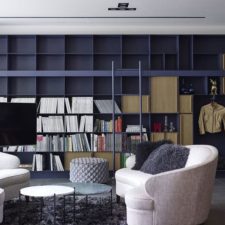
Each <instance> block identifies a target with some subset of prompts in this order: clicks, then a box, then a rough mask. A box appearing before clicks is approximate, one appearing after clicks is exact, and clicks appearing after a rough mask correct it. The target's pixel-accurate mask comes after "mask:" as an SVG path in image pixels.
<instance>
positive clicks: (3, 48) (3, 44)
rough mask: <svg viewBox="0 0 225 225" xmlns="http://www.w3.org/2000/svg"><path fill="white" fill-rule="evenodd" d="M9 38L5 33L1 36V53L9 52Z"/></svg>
mask: <svg viewBox="0 0 225 225" xmlns="http://www.w3.org/2000/svg"><path fill="white" fill-rule="evenodd" d="M7 52H8V38H7V36H5V35H2V36H0V54H7Z"/></svg>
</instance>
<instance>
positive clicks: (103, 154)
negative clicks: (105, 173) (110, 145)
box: [94, 152, 120, 170]
mask: <svg viewBox="0 0 225 225" xmlns="http://www.w3.org/2000/svg"><path fill="white" fill-rule="evenodd" d="M94 157H97V158H103V159H107V160H108V161H109V170H113V155H112V152H94ZM118 169H120V153H116V155H115V170H118Z"/></svg>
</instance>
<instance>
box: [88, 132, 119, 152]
mask: <svg viewBox="0 0 225 225" xmlns="http://www.w3.org/2000/svg"><path fill="white" fill-rule="evenodd" d="M92 142H93V145H92V146H93V148H92V149H93V151H94V152H97V151H98V152H105V151H113V134H102V135H96V134H94V135H93V140H92ZM115 151H117V152H122V134H115Z"/></svg>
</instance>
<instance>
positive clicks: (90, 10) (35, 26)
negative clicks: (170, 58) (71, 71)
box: [0, 0, 225, 34]
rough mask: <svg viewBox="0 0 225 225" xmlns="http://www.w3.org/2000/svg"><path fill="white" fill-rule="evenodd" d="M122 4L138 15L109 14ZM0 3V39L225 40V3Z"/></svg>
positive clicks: (68, 0)
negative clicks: (86, 36) (4, 36)
mask: <svg viewBox="0 0 225 225" xmlns="http://www.w3.org/2000/svg"><path fill="white" fill-rule="evenodd" d="M118 2H129V4H130V5H129V6H130V7H136V8H137V10H136V11H108V7H116V6H117V4H118ZM0 3H1V7H0V34H29V33H32V34H48V33H49V34H60V33H62V34H73V33H74V34H79V33H81V34H118V33H120V34H138V33H141V34H144V33H147V34H154V33H155V34H160V33H162V34H170V33H171V34H198V33H199V34H210V33H212V34H215V33H218V34H225V13H224V10H225V0H129V1H127V0H126V1H122V0H121V1H119V0H0ZM65 17H67V18H65ZM90 17H92V18H90ZM93 17H100V18H93ZM122 17H129V18H122ZM130 17H136V18H130ZM137 17H138V18H137ZM139 17H202V18H186V19H185V18H177V19H173V18H139Z"/></svg>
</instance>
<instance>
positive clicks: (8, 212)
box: [3, 196, 126, 225]
mask: <svg viewBox="0 0 225 225" xmlns="http://www.w3.org/2000/svg"><path fill="white" fill-rule="evenodd" d="M63 205H64V204H63V198H58V199H57V201H56V224H57V225H61V224H65V225H126V207H125V204H124V203H123V202H122V203H120V204H117V203H116V201H115V200H113V204H112V214H111V207H110V201H109V198H106V197H105V198H101V197H99V196H98V197H91V198H90V197H89V198H88V204H86V201H85V198H79V199H76V210H75V212H76V214H75V222H74V221H73V198H72V197H70V196H69V197H68V196H67V198H66V204H65V210H66V214H65V215H66V217H65V223H63ZM40 209H41V204H40V201H39V200H37V199H31V200H30V201H29V202H26V201H25V200H23V201H22V203H21V204H19V201H18V199H15V200H11V201H8V202H5V208H4V218H5V220H4V222H3V224H4V225H17V224H19V215H21V220H20V221H21V222H20V224H22V225H37V224H38V225H51V224H54V213H53V212H54V210H53V209H54V203H53V199H52V198H45V200H44V205H43V213H42V219H41V218H40V215H41V214H40V211H41V210H40Z"/></svg>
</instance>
